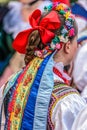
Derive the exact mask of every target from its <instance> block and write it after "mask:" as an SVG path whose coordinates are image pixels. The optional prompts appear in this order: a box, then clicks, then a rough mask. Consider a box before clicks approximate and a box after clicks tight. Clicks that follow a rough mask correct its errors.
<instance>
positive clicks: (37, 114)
mask: <svg viewBox="0 0 87 130" xmlns="http://www.w3.org/2000/svg"><path fill="white" fill-rule="evenodd" d="M61 9H62V10H63V11H64V15H65V17H67V20H66V24H65V26H63V27H62V28H61V32H62V33H61V35H60V36H55V35H54V33H53V32H51V30H55V29H57V28H60V26H61V23H60V19H59V18H58V14H57V13H56V12H55V11H54V10H59V12H60V11H61ZM45 10H46V11H50V13H48V14H47V15H46V16H45V17H44V18H43V19H42V20H41V21H40V18H41V11H40V10H35V11H34V12H33V13H32V15H31V16H30V24H31V26H32V28H31V29H28V30H25V31H23V32H21V33H19V34H18V36H17V37H16V39H15V40H14V42H13V47H14V48H15V49H16V50H17V51H18V52H20V53H25V51H26V44H27V40H28V36H29V34H30V33H31V32H32V31H33V30H38V31H39V33H40V36H41V40H42V41H43V44H45V45H46V47H45V48H44V49H43V50H37V49H36V50H35V56H36V57H35V58H34V59H32V61H31V62H29V64H28V65H27V66H26V67H24V68H23V69H21V70H20V71H19V72H18V73H16V74H15V75H13V76H12V77H11V78H10V79H9V81H8V82H7V83H6V84H5V86H4V98H3V100H4V102H3V104H4V106H5V117H6V120H5V127H4V129H5V130H39V129H40V130H46V129H47V130H58V129H59V130H70V129H71V127H72V124H73V122H74V119H75V117H76V116H77V114H78V112H79V111H80V110H81V109H82V108H83V107H84V105H85V101H84V100H83V99H81V97H80V96H79V93H78V92H77V91H76V90H75V89H73V88H72V87H70V86H69V85H68V83H69V80H70V77H69V76H68V75H67V74H66V73H65V72H64V66H63V63H61V62H59V63H55V62H54V60H53V56H54V54H55V52H56V49H61V46H62V42H63V43H64V42H67V38H68V37H67V34H68V33H69V34H68V35H69V36H73V35H74V30H73V29H74V28H73V26H72V24H71V22H69V19H70V21H72V19H73V18H72V17H73V16H71V14H70V15H68V16H67V13H66V10H64V7H63V6H62V4H60V3H59V4H58V5H57V4H56V5H54V6H53V5H51V6H49V7H45ZM68 18H69V19H68ZM68 22H69V23H70V24H69V25H70V26H68ZM66 26H67V28H68V27H69V28H68V29H67V32H66V31H64V30H65V29H66V28H65V27H66ZM64 34H66V37H65V39H64V37H63V35H64ZM22 39H23V40H22ZM52 39H53V40H52ZM18 43H19V44H18ZM3 104H2V105H3Z"/></svg>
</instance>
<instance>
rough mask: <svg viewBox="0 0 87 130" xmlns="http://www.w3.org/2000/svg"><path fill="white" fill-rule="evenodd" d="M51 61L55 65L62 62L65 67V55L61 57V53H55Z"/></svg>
mask: <svg viewBox="0 0 87 130" xmlns="http://www.w3.org/2000/svg"><path fill="white" fill-rule="evenodd" d="M53 59H54V61H55V62H56V63H58V62H62V63H63V65H64V66H66V65H67V60H66V57H65V55H64V56H63V54H62V52H57V53H55V55H54V57H53Z"/></svg>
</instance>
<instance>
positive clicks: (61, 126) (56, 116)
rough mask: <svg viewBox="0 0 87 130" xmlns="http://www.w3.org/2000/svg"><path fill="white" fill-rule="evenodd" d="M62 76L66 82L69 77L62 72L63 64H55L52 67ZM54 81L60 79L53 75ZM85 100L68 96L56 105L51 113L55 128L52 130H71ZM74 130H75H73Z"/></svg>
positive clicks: (74, 95)
mask: <svg viewBox="0 0 87 130" xmlns="http://www.w3.org/2000/svg"><path fill="white" fill-rule="evenodd" d="M54 66H55V67H56V68H57V69H58V70H59V71H60V72H61V73H62V75H63V76H65V77H66V78H67V79H68V80H70V77H69V76H68V75H66V73H64V72H63V67H64V66H63V64H62V63H61V62H60V63H55V65H54ZM54 79H56V80H57V79H58V80H59V79H60V80H61V81H63V80H62V79H61V78H60V77H58V76H56V75H55V74H54ZM85 104H86V102H85V100H84V99H83V98H82V97H81V96H80V95H78V94H70V95H68V96H66V97H64V98H63V99H61V100H60V101H58V103H57V104H56V106H55V107H54V110H53V113H52V119H51V120H52V123H53V124H54V126H55V129H54V130H71V128H72V125H73V123H74V120H75V118H76V116H77V115H78V113H79V112H80V111H81V110H82V109H83V108H84V107H85ZM73 130H76V129H73Z"/></svg>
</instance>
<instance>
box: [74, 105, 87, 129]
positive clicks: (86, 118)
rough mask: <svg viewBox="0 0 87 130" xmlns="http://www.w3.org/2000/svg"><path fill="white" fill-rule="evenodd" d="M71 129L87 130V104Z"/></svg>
mask: <svg viewBox="0 0 87 130" xmlns="http://www.w3.org/2000/svg"><path fill="white" fill-rule="evenodd" d="M71 130H87V105H86V106H85V108H83V109H82V110H81V111H80V112H79V114H78V116H77V117H76V119H75V121H74V123H73V126H72V129H71Z"/></svg>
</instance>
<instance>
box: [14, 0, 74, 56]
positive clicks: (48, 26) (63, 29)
mask: <svg viewBox="0 0 87 130" xmlns="http://www.w3.org/2000/svg"><path fill="white" fill-rule="evenodd" d="M44 9H45V11H46V12H49V13H48V14H47V15H46V16H45V17H44V18H42V19H41V17H42V14H41V11H40V10H38V9H37V10H35V11H34V12H33V13H32V14H31V16H30V18H29V23H30V25H31V26H32V28H31V29H28V30H24V31H22V32H20V33H19V34H18V35H17V37H16V39H15V40H14V42H13V47H14V49H15V50H17V51H18V52H20V53H25V52H26V45H27V41H28V37H29V35H30V33H31V32H32V31H34V30H38V31H39V33H40V37H41V40H42V43H43V44H44V45H45V46H46V47H45V48H44V49H43V50H38V49H37V48H36V49H35V55H36V56H38V57H41V58H44V57H45V56H46V55H47V53H48V52H50V51H51V52H52V51H54V50H56V49H57V50H60V49H61V47H62V43H67V41H68V40H69V38H72V37H73V36H75V30H74V27H73V21H74V17H73V15H72V14H71V12H70V9H69V8H66V5H65V4H62V3H58V2H57V3H55V4H53V5H49V6H48V7H45V8H44ZM56 11H58V12H59V14H60V15H63V16H64V18H65V24H64V25H63V26H61V21H60V18H59V16H58V14H57V12H56ZM40 19H41V20H40ZM57 29H60V35H58V36H57V35H55V33H53V31H55V30H57ZM52 30H53V31H52ZM21 39H22V40H21Z"/></svg>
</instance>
